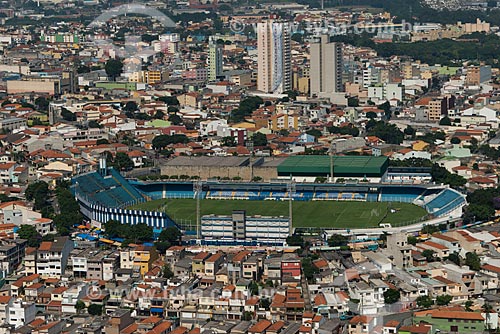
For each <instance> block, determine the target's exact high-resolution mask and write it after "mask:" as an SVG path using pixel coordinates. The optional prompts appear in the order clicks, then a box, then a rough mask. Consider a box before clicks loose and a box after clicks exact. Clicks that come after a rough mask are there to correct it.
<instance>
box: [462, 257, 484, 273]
mask: <svg viewBox="0 0 500 334" xmlns="http://www.w3.org/2000/svg"><path fill="white" fill-rule="evenodd" d="M465 265H467V266H469V268H470V269H472V270H475V271H479V270H481V259H480V258H479V256H478V255H477V254H476V253H475V252H474V253H473V252H468V253H466V254H465Z"/></svg>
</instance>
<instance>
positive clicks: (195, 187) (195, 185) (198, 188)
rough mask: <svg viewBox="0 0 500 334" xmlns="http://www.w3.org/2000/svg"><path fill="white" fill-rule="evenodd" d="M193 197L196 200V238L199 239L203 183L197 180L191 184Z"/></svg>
mask: <svg viewBox="0 0 500 334" xmlns="http://www.w3.org/2000/svg"><path fill="white" fill-rule="evenodd" d="M193 190H194V196H195V198H196V238H197V239H200V238H201V235H200V234H201V231H200V230H201V226H200V225H201V217H200V197H201V192H202V190H203V183H202V182H201V180H197V181H195V182H194V183H193Z"/></svg>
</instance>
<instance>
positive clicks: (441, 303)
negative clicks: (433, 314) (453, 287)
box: [436, 295, 453, 306]
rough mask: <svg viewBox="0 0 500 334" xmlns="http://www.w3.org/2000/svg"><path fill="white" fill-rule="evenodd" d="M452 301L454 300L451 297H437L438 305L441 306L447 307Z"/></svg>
mask: <svg viewBox="0 0 500 334" xmlns="http://www.w3.org/2000/svg"><path fill="white" fill-rule="evenodd" d="M452 299H453V297H452V296H450V295H441V296H437V297H436V304H437V305H439V306H446V305H448V304H449V303H450V302H451V300H452Z"/></svg>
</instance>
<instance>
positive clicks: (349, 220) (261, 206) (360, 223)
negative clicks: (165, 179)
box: [129, 199, 427, 228]
mask: <svg viewBox="0 0 500 334" xmlns="http://www.w3.org/2000/svg"><path fill="white" fill-rule="evenodd" d="M288 204H289V203H288V201H251V200H212V199H203V200H201V201H200V210H201V215H208V214H215V215H230V214H231V212H232V211H233V210H246V214H247V215H249V216H252V215H261V216H288V210H289V206H288ZM129 209H137V210H146V211H164V212H166V213H167V214H168V215H169V216H170V218H172V219H173V220H174V221H175V222H177V223H179V224H181V225H183V224H184V223H187V224H189V223H191V224H194V223H195V222H196V200H194V199H160V200H154V201H150V202H145V203H140V204H136V205H133V206H131V207H129ZM426 214H427V212H426V211H425V209H423V208H421V207H419V206H416V205H414V204H410V203H387V202H356V201H294V202H293V227H295V228H297V227H304V228H308V227H321V228H364V227H377V226H378V225H379V224H380V223H390V224H392V225H394V226H397V225H401V224H405V223H409V222H413V221H416V220H418V219H420V218H422V217H424V216H425V215H426Z"/></svg>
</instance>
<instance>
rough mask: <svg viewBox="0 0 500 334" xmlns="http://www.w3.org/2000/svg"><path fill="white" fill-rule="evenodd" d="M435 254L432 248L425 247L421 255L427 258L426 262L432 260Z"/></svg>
mask: <svg viewBox="0 0 500 334" xmlns="http://www.w3.org/2000/svg"><path fill="white" fill-rule="evenodd" d="M435 255H436V252H434V251H433V250H431V249H426V250H424V251H423V252H422V256H423V257H425V259H426V260H427V262H432V261H434V260H435Z"/></svg>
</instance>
